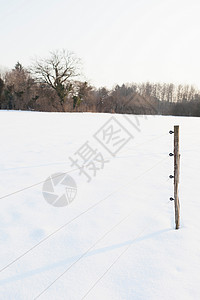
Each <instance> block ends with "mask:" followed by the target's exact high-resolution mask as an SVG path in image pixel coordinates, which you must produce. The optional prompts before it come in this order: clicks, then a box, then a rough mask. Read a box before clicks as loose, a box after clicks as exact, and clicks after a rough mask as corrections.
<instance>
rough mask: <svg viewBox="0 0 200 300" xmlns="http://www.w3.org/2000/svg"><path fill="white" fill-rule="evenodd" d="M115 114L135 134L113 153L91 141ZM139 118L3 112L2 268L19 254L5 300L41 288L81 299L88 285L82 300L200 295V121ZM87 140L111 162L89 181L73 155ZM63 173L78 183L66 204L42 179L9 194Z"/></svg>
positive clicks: (4, 281) (8, 275) (0, 280)
mask: <svg viewBox="0 0 200 300" xmlns="http://www.w3.org/2000/svg"><path fill="white" fill-rule="evenodd" d="M113 116H114V117H115V118H116V119H117V121H118V122H120V124H121V125H122V126H123V127H124V128H125V129H126V130H127V131H128V132H129V133H131V134H132V135H133V136H134V138H133V139H131V140H130V141H129V142H128V143H127V144H126V145H124V147H123V148H122V149H121V150H120V151H119V152H118V153H117V154H116V157H113V156H112V155H111V154H110V153H109V152H108V151H107V150H106V149H105V148H104V147H103V146H102V145H101V144H100V143H99V142H98V141H97V140H96V139H95V138H94V137H93V135H94V134H95V133H96V132H97V131H98V130H99V129H100V128H101V127H102V126H103V125H104V124H105V123H106V122H107V121H108V120H109V119H110V118H111V117H113ZM138 120H139V123H138ZM138 120H137V119H136V118H135V117H134V116H129V121H128V120H126V119H125V118H124V116H122V115H109V114H90V113H84V114H81V113H80V114H75V113H74V114H70V113H37V112H14V111H0V140H1V150H0V151H1V152H0V153H1V155H0V198H1V199H0V200H1V210H0V243H1V247H0V269H2V268H4V267H5V266H8V264H9V263H11V262H13V261H14V260H15V259H17V260H16V261H15V262H14V263H12V264H11V265H10V266H8V267H7V268H5V269H4V270H2V271H1V272H0V299H2V300H8V299H9V300H10V299H17V300H18V299H19V300H20V299H24V300H29V299H35V298H37V297H38V296H39V295H40V294H41V293H42V292H43V291H44V293H42V294H41V295H40V296H39V297H38V298H39V299H41V300H42V299H46V300H51V299H52V300H57V299H67V300H68V299H70V300H71V299H72V300H79V299H83V297H84V295H86V294H87V292H88V291H90V292H89V293H88V294H87V296H86V297H85V298H84V299H90V300H111V299H113V300H122V299H123V300H132V299H133V300H157V299H159V300H160V299H166V300H168V299H170V300H175V299H176V300H177V299H181V300H188V299H192V300H196V299H198V300H199V299H200V285H199V282H200V219H199V215H200V201H199V190H198V186H199V178H200V168H199V166H200V156H199V151H200V135H199V132H198V131H199V128H200V119H199V118H186V117H164V116H159V117H148V118H147V119H145V118H142V117H140V118H139V119H138ZM130 121H132V122H133V123H134V124H137V125H138V128H139V129H140V132H139V131H138V130H136V128H135V127H134V126H132V125H131V122H130ZM112 122H115V120H114V121H113V120H112ZM118 125H119V124H118ZM174 125H180V134H181V135H180V146H181V149H180V153H181V178H180V202H181V228H180V230H178V231H176V230H174V207H173V202H169V197H171V196H173V181H171V180H168V176H169V175H170V174H173V158H171V157H169V156H168V154H169V152H172V151H173V135H170V134H168V131H169V130H170V129H173V126H174ZM126 134H127V133H126ZM126 134H125V135H126ZM86 141H88V142H89V144H90V145H91V146H92V147H93V148H95V149H97V150H98V152H100V153H101V154H102V155H103V156H104V157H105V158H106V159H108V160H109V162H108V163H106V164H105V166H104V168H103V169H102V170H99V171H98V172H97V174H96V177H92V180H91V182H89V183H88V182H87V178H86V176H85V175H84V174H82V175H81V176H79V171H78V170H75V171H73V169H76V168H75V167H71V162H70V160H69V156H71V157H73V158H75V157H76V155H75V152H76V151H77V150H78V149H79V148H80V147H81V146H82V145H83V144H84V143H85V142H86ZM67 171H72V172H71V173H69V174H70V175H71V176H72V177H73V178H74V180H75V181H76V183H77V187H78V192H77V196H76V198H75V200H74V201H73V202H72V203H71V204H70V205H67V206H65V207H60V208H58V207H54V206H52V205H50V204H48V203H47V202H46V200H45V199H44V197H43V194H42V187H43V184H39V185H36V186H33V187H32V188H30V189H27V190H24V191H21V192H19V193H16V194H13V195H10V196H8V197H4V196H5V195H7V194H10V193H13V192H15V191H17V190H20V189H23V188H25V187H28V186H30V185H33V184H35V183H39V182H42V181H44V180H45V179H46V178H48V177H49V176H50V175H52V174H55V173H58V172H67ZM90 172H91V174H92V171H91V170H90ZM101 200H102V201H101ZM100 201H101V202H100ZM97 202H100V203H99V204H98V205H96V206H94V207H93V208H91V209H89V210H88V208H90V207H92V206H93V205H94V204H95V203H97ZM86 210H88V211H87V212H85V211H86ZM83 212H85V213H84V214H82V213H83ZM80 214H82V215H80ZM129 214H130V215H129ZM79 215H80V216H79ZM128 215H129V216H128ZM77 216H79V217H78V218H75V217H77ZM126 216H128V217H127V218H125V217H126ZM73 218H75V219H74V220H73V221H71V220H72V219H73ZM122 220H123V221H122ZM120 221H122V222H121V223H120V224H118V223H119V222H120ZM67 223H68V225H66V226H64V227H63V228H62V229H61V230H59V231H58V232H56V233H55V234H53V235H52V236H49V235H50V234H51V233H53V232H55V231H56V230H57V229H58V228H60V227H61V226H63V225H65V224H67ZM116 224H118V225H117V226H116V227H115V228H113V227H114V226H115V225H116ZM111 228H113V229H112V230H111ZM109 231H110V232H109ZM108 232H109V233H108ZM106 233H108V234H107V235H106ZM104 235H105V237H104V238H102V237H103V236H104ZM48 236H49V237H48ZM45 237H48V238H47V239H46V240H45V241H43V242H42V243H41V244H39V245H38V246H37V247H35V248H34V249H32V250H31V251H29V252H27V251H28V250H29V249H31V248H32V247H33V246H34V245H36V244H37V243H39V242H40V241H41V240H43V239H44V238H45ZM99 239H101V240H100V241H99V243H96V242H97V240H99ZM94 244H95V246H94V247H93V248H91V249H90V251H88V253H87V254H86V255H85V256H83V257H82V258H81V259H80V260H79V261H77V260H78V259H79V258H80V257H81V255H82V254H83V253H84V252H86V251H87V250H88V249H89V248H90V247H92V245H94ZM125 250H126V251H125ZM124 251H125V252H124ZM25 252H27V253H26V254H25V255H24V256H23V257H21V258H20V259H18V258H19V257H20V256H21V255H23V254H24V253H25ZM123 252H124V253H123ZM122 253H123V255H121V257H120V258H119V259H118V260H117V258H118V257H119V256H120V254H122ZM116 260H117V261H116ZM76 261H77V262H76ZM115 261H116V262H115ZM74 262H76V263H75V264H74V265H73V266H72V267H70V266H71V265H72V264H73V263H74ZM114 262H115V263H114ZM113 263H114V264H113ZM112 264H113V265H112ZM111 265H112V267H111V268H110V266H111ZM69 267H70V269H69ZM109 268H110V269H109ZM108 269H109V270H108ZM67 270H68V271H67ZM107 270H108V272H106V271H107ZM63 273H64V274H63ZM61 274H63V276H60V275H61ZM103 274H104V276H103V277H102V275H103ZM57 278H58V280H56V279H57ZM55 280H56V281H55ZM54 281H55V282H54ZM97 281H98V282H97ZM53 282H54V283H53ZM51 283H53V284H52V285H51ZM50 285H51V286H50ZM92 287H93V289H92V290H91V288H92ZM47 288H48V289H47ZM45 289H46V290H45ZM38 298H37V299H38Z"/></svg>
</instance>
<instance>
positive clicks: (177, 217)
mask: <svg viewBox="0 0 200 300" xmlns="http://www.w3.org/2000/svg"><path fill="white" fill-rule="evenodd" d="M179 172H180V154H179V126H174V209H175V224H176V227H175V228H176V229H179V226H180V203H179V195H178V184H179Z"/></svg>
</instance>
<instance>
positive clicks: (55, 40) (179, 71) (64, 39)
mask: <svg viewBox="0 0 200 300" xmlns="http://www.w3.org/2000/svg"><path fill="white" fill-rule="evenodd" d="M199 32H200V0H189V1H187V0H165V1H164V0H123V1H122V0H101V1H96V0H82V1H81V0H73V1H72V0H71V1H70V0H27V1H24V0H0V66H4V67H9V68H12V67H13V66H14V65H15V63H16V62H17V61H20V62H21V63H22V64H23V65H24V66H28V65H30V63H31V59H32V58H33V57H35V56H38V57H46V56H48V53H49V51H51V50H56V49H67V50H70V51H73V52H75V53H76V54H77V56H78V57H80V58H81V59H82V62H83V73H84V74H85V76H86V78H85V79H87V80H89V82H90V83H91V84H94V85H96V86H108V87H112V86H114V85H115V84H117V83H118V84H122V83H128V82H129V83H131V82H142V81H153V82H174V83H188V84H195V85H196V86H198V87H200V76H199V72H200V34H199Z"/></svg>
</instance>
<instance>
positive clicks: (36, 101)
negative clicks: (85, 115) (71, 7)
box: [0, 50, 200, 117]
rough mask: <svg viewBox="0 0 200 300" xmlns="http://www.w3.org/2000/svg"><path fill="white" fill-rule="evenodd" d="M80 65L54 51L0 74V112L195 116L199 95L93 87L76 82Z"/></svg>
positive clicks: (159, 88) (158, 87)
mask: <svg viewBox="0 0 200 300" xmlns="http://www.w3.org/2000/svg"><path fill="white" fill-rule="evenodd" d="M78 69H79V60H78V59H77V58H76V57H75V56H74V54H73V53H68V52H66V51H64V50H63V51H56V52H53V53H51V55H50V57H49V58H47V59H41V60H37V61H35V63H34V64H33V66H32V67H30V69H27V68H24V67H23V66H22V64H20V63H19V62H18V63H17V64H16V65H15V67H14V68H13V69H12V70H10V71H7V72H4V73H2V74H1V73H0V109H10V110H32V111H48V112H104V113H119V114H159V115H176V116H198V117H199V116H200V90H198V89H196V88H195V87H194V86H192V85H181V84H180V85H174V84H173V83H150V82H146V83H131V84H123V85H121V86H119V85H116V86H115V87H114V88H113V89H110V90H109V89H107V88H105V87H102V88H98V89H97V88H95V87H94V86H91V85H90V84H89V83H88V82H82V81H79V80H77V77H78V75H79V72H78Z"/></svg>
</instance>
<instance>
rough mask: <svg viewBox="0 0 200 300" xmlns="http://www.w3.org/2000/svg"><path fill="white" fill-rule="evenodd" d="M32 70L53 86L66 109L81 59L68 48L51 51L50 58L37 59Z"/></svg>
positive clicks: (42, 81)
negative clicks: (67, 49)
mask: <svg viewBox="0 0 200 300" xmlns="http://www.w3.org/2000/svg"><path fill="white" fill-rule="evenodd" d="M31 71H32V73H33V75H34V76H35V77H36V78H37V80H38V81H39V82H40V83H45V84H47V85H48V86H50V87H51V88H53V89H54V90H55V91H56V93H57V95H58V97H59V99H60V104H61V106H62V109H63V111H64V104H65V103H66V100H67V97H68V95H69V93H70V92H71V91H72V86H73V80H74V79H75V78H76V77H77V76H79V75H80V59H79V58H77V57H76V55H75V54H74V53H73V52H69V51H66V50H61V51H58V50H56V51H53V52H50V56H49V58H45V59H35V61H34V63H33V65H32V67H31Z"/></svg>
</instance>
